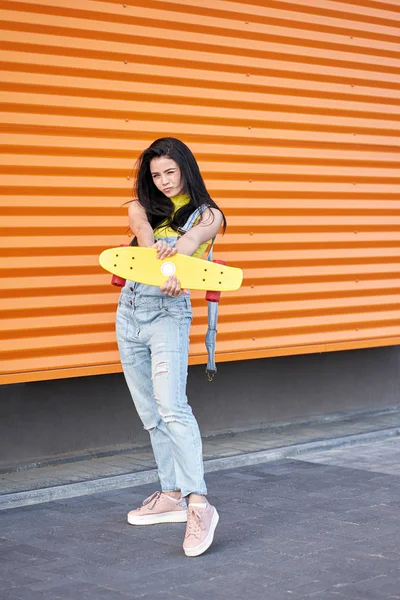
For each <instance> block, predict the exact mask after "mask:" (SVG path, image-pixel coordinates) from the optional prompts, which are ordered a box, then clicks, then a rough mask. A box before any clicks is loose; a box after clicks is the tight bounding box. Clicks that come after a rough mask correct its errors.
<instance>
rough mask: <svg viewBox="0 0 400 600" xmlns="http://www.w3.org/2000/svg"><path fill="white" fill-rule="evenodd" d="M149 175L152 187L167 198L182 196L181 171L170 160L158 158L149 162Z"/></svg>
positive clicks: (162, 157) (163, 157) (165, 157)
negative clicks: (152, 182)
mask: <svg viewBox="0 0 400 600" xmlns="http://www.w3.org/2000/svg"><path fill="white" fill-rule="evenodd" d="M150 173H151V177H152V179H153V181H154V185H155V186H156V187H157V188H158V189H159V190H160V191H161V192H162V193H163V194H165V195H166V196H167V197H168V198H173V197H174V196H179V194H183V193H184V191H183V185H182V174H181V170H180V168H179V166H178V163H176V162H175V161H174V160H172V158H169V157H168V156H160V157H159V158H152V159H151V161H150Z"/></svg>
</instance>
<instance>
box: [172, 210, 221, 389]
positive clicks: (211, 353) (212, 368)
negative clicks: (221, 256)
mask: <svg viewBox="0 0 400 600" xmlns="http://www.w3.org/2000/svg"><path fill="white" fill-rule="evenodd" d="M207 208H208V207H207V205H206V204H202V205H201V206H199V208H197V209H196V210H195V211H194V212H193V213H192V214H191V215H190V216H189V218H188V220H187V221H186V223H185V225H184V226H183V227H180V233H181V232H182V233H186V232H187V231H189V229H190V228H191V227H193V225H194V224H195V222H196V220H197V219H198V218H199V217H200V215H201V214H202V213H203V212H204V211H205V210H206V209H207ZM214 242H215V237H214V238H213V240H212V242H211V245H210V248H209V250H208V255H207V259H206V260H209V261H212V257H213V246H214ZM207 313H208V329H207V334H206V348H207V354H208V361H207V368H206V373H207V377H208V381H212V380H213V379H214V376H215V373H216V372H217V367H216V364H215V346H216V341H217V339H216V338H217V321H218V302H208V310H207Z"/></svg>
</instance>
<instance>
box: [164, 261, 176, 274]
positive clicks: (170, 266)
mask: <svg viewBox="0 0 400 600" xmlns="http://www.w3.org/2000/svg"><path fill="white" fill-rule="evenodd" d="M175 271H176V267H175V265H174V263H172V262H165V263H163V264H162V265H161V273H162V274H163V275H165V277H171V275H175Z"/></svg>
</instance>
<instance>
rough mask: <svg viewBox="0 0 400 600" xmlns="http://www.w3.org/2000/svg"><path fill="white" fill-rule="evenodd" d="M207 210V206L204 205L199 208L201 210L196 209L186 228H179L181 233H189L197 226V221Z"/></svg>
mask: <svg viewBox="0 0 400 600" xmlns="http://www.w3.org/2000/svg"><path fill="white" fill-rule="evenodd" d="M207 208H208V206H207V204H202V205H201V206H199V208H196V210H195V211H194V212H192V214H191V215H190V216H189V218H188V220H187V221H186V223H185V224H184V226H183V227H180V228H179V231H180V232H182V233H186V232H187V231H189V229H190V228H191V227H193V225H194V224H195V222H196V219H198V218H199V217H200V215H201V214H202V213H203V212H204V211H205V210H206V209H207Z"/></svg>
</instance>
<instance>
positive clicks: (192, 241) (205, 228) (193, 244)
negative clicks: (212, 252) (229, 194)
mask: <svg viewBox="0 0 400 600" xmlns="http://www.w3.org/2000/svg"><path fill="white" fill-rule="evenodd" d="M221 225H222V214H221V212H220V211H219V210H217V209H215V208H207V209H206V210H205V211H204V213H203V218H202V220H201V221H200V223H198V224H197V225H195V226H194V227H192V228H191V229H189V231H187V232H186V233H185V234H183V236H182V237H180V238H179V240H178V241H177V243H176V246H175V248H176V249H177V251H178V252H180V253H181V254H186V255H188V256H192V254H194V253H195V252H196V250H197V248H198V247H199V246H201V244H204V242H208V240H211V239H213V238H214V237H215V236H216V235H217V233H218V231H219V229H220V227H221Z"/></svg>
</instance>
